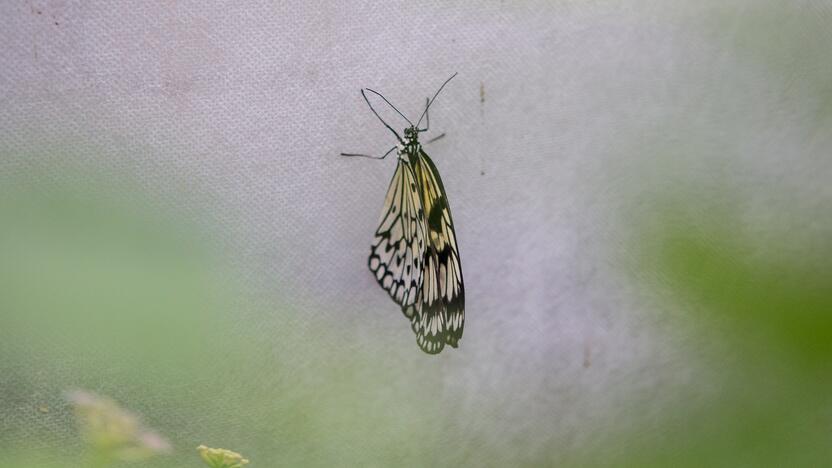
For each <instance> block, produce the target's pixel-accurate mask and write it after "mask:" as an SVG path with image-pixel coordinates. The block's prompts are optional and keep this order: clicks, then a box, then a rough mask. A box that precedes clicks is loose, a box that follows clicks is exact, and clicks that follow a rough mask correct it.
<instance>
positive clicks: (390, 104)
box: [364, 88, 413, 126]
mask: <svg viewBox="0 0 832 468" xmlns="http://www.w3.org/2000/svg"><path fill="white" fill-rule="evenodd" d="M364 89H366V90H367V91H369V92H371V93H373V94H375V95H376V96H378V97H380V98H382V99H384V102H386V103H387V105H388V106H390V107H392V108H393V110H394V111H396V113H397V114H399V115H400V116H402V118H403V119H405V120H407V123H409V124H410V125H411V126H413V122H411V121H410V119H408V118H407V117H405V116H404V114H402V113H401V112H399V110H398V109H396V106H394V105H393V104H392V103H391V102H390V101H388V100H387V98H386V97H384V96H382V94H381V93H380V92H378V91H375V90H373V89H370V88H364Z"/></svg>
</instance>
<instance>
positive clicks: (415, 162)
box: [341, 73, 465, 354]
mask: <svg viewBox="0 0 832 468" xmlns="http://www.w3.org/2000/svg"><path fill="white" fill-rule="evenodd" d="M454 76H456V73H454V74H453V75H452V76H451V77H450V78H448V79H447V80H446V81H445V82H444V83H443V84H442V86H440V87H439V90H437V91H436V94H434V95H433V98H431V99H429V100H427V101H426V104H425V110H424V112H422V115H421V116H420V117H419V120H418V121H417V122H416V124H415V125H414V124H413V123H412V122H411V121H410V120H409V119H408V118H407V117H405V116H404V114H402V113H401V112H399V110H398V109H396V107H395V106H393V104H391V103H390V101H388V100H387V99H386V98H385V97H384V96H382V95H381V94H380V93H378V92H376V91H373V90H372V89H369V88H366V89H362V90H361V95H362V96H363V97H364V100H365V101H366V102H367V105H368V106H369V107H370V110H371V111H372V112H373V114H375V116H376V117H378V119H379V120H380V121H381V123H382V124H384V126H385V127H387V129H388V130H390V131H391V132H392V133H393V135H394V136H395V137H396V140H397V141H398V144H397V145H395V146H393V147H392V148H390V149H389V150H388V151H387V152H386V153H384V155H382V156H369V155H366V154H356V153H341V155H342V156H362V157H369V158H374V159H384V158H385V157H387V155H389V154H390V153H391V152H393V151H394V150H396V155H397V159H398V163H397V165H396V171H395V172H394V173H393V179H392V180H391V181H390V187H389V188H388V189H387V196H386V197H385V199H384V208H383V209H382V211H381V217H380V219H379V223H378V229H376V232H375V236H374V238H373V242H372V246H371V248H370V257H369V259H368V265H369V267H370V271H371V272H372V274H373V275H374V276H375V279H376V281H377V282H378V284H379V285H380V286H381V287H382V288H383V289H384V290H385V291H387V293H388V294H389V295H390V297H391V298H392V299H393V301H395V302H396V304H398V305H399V307H400V308H401V310H402V312H403V313H404V316H405V317H407V318H408V319H409V320H410V327H411V328H412V330H413V332H414V333H415V334H416V343H417V344H418V345H419V347H420V348H421V349H422V351H424V352H426V353H429V354H437V353H439V352H440V351H442V349H443V348H444V347H445V345H446V344H447V345H450V346H451V347H454V348H456V347H457V346H458V344H459V340H460V338H462V329H463V326H464V325H465V288H464V285H463V282H462V266H461V264H460V259H459V249H458V248H457V240H456V232H455V231H454V222H453V218H452V217H451V207H450V206H449V205H448V197H447V194H446V193H445V187H444V186H443V185H442V179H441V177H439V171H438V170H437V169H436V165H434V163H433V161H431V159H430V157H428V155H427V153H425V151H424V149H423V148H422V145H421V144H420V143H419V134H420V133H423V132H426V131H427V130H428V128H429V127H430V117H429V116H428V109H429V108H430V106H431V104H433V101H434V100H435V99H436V97H437V96H438V95H439V93H440V92H441V91H442V89H443V88H444V87H445V85H446V84H448V82H449V81H451V80H452V79H453V78H454ZM367 92H369V93H372V94H375V95H377V96H379V97H380V98H381V99H383V100H384V102H386V103H387V104H388V105H389V106H390V107H392V108H393V110H395V111H396V112H397V113H398V114H399V115H400V116H402V117H403V118H404V119H405V120H406V121H407V123H408V124H410V125H409V126H408V127H406V128H405V129H404V132H403V134H404V137H401V136H399V134H398V133H397V132H396V131H395V130H394V129H393V128H392V127H391V126H390V125H388V124H387V122H385V121H384V119H382V118H381V116H379V114H378V112H376V110H375V109H374V108H373V105H372V104H370V100H369V99H367V94H366V93H367ZM422 119H425V128H419V125H420V124H421V123H422ZM443 136H444V134H442V135H439V136H438V137H436V138H434V139H433V140H430V141H434V140H437V139H439V138H441V137H443Z"/></svg>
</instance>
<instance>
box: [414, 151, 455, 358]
mask: <svg viewBox="0 0 832 468" xmlns="http://www.w3.org/2000/svg"><path fill="white" fill-rule="evenodd" d="M414 174H415V176H416V180H417V182H418V186H419V187H420V190H421V196H422V206H423V208H424V212H425V213H426V216H425V223H424V229H425V232H426V234H427V246H426V248H425V252H424V262H423V267H424V272H423V280H422V289H421V291H420V294H419V298H418V301H416V302H415V303H414V304H413V305H402V311H403V312H404V314H405V315H406V316H407V317H408V318H409V319H410V323H411V327H412V328H413V331H414V332H415V333H416V342H417V343H418V344H419V347H420V348H422V350H423V351H425V352H427V353H430V354H436V353H438V352H440V351H442V348H443V347H444V346H445V344H446V343H447V344H449V345H451V346H452V347H454V348H456V347H457V344H458V343H459V339H460V338H462V329H463V326H464V325H465V288H464V285H463V282H462V266H461V264H460V261H459V250H458V248H457V243H456V232H455V231H454V223H453V219H452V218H451V208H450V206H449V205H448V199H447V195H446V194H445V188H444V186H443V185H442V179H441V178H440V177H439V172H438V171H437V170H436V166H435V165H434V164H433V161H431V160H430V158H429V157H428V155H427V154H425V152H424V151H422V150H421V149H419V157H418V158H416V163H415V164H414Z"/></svg>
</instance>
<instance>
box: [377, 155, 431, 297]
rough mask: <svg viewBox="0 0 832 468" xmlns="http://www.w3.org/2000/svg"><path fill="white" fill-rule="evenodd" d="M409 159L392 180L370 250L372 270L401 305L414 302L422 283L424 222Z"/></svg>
mask: <svg viewBox="0 0 832 468" xmlns="http://www.w3.org/2000/svg"><path fill="white" fill-rule="evenodd" d="M416 184H417V182H416V178H415V175H414V173H413V169H412V168H411V165H410V163H409V162H408V161H406V160H404V159H400V160H399V163H398V165H397V166H396V172H395V173H394V174H393V180H391V181H390V188H389V189H388V190H387V197H386V198H385V200H384V209H383V210H382V212H381V218H380V219H379V226H378V229H377V230H376V234H375V238H374V239H373V245H372V248H371V251H370V258H369V266H370V271H372V272H373V274H374V275H375V277H376V281H378V284H379V285H381V287H382V288H384V289H385V290H386V291H387V292H388V294H390V297H391V298H393V300H394V301H396V303H397V304H399V305H400V306H402V307H406V306H409V305H412V304H414V303H415V302H416V300H417V299H418V297H419V291H420V289H421V286H422V275H423V271H424V270H423V265H422V262H423V261H424V256H425V247H426V240H425V222H424V210H423V208H422V201H421V197H420V196H419V188H418V186H417V185H416Z"/></svg>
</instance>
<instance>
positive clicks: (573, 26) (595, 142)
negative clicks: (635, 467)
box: [0, 1, 832, 462]
mask: <svg viewBox="0 0 832 468" xmlns="http://www.w3.org/2000/svg"><path fill="white" fill-rule="evenodd" d="M728 3H733V5H732V6H720V4H721V2H701V4H700V3H699V2H698V3H695V4H694V3H688V4H686V5H684V4H683V2H600V1H599V2H584V1H581V2H577V1H576V2H555V1H541V2H496V1H493V2H481V3H477V4H475V3H472V2H438V1H419V2H349V1H345V2H322V3H320V4H314V5H313V4H312V3H310V2H305V1H296V2H199V1H182V2H161V1H152V2H132V3H126V2H125V3H121V2H99V1H91V2H81V1H41V2H38V1H27V2H24V1H19V2H17V1H16V2H3V3H2V4H0V24H2V27H0V43H2V44H3V46H2V50H0V129H1V130H2V134H0V144H2V145H3V146H4V148H6V149H7V150H8V149H9V148H10V149H11V151H10V152H5V153H4V154H6V155H9V154H18V155H20V156H19V157H12V158H11V160H5V161H0V170H10V171H14V170H22V169H21V168H24V167H25V166H27V165H28V164H30V163H31V161H29V160H28V159H27V158H29V156H28V155H27V149H28V148H30V147H32V146H35V145H38V144H47V145H58V146H59V147H60V146H62V145H83V146H84V147H85V148H89V149H90V151H89V153H83V154H82V153H79V152H77V151H76V152H70V153H67V154H65V155H53V157H55V158H75V159H77V161H74V163H73V164H77V165H78V166H82V167H85V168H87V170H90V171H92V172H93V173H95V174H100V175H101V176H102V177H104V176H106V175H107V174H110V173H120V174H121V173H130V174H133V176H134V177H135V179H136V180H138V181H139V182H138V183H139V184H140V185H142V186H143V188H144V189H146V190H147V191H149V192H154V193H157V194H159V196H158V200H161V201H160V203H161V204H163V205H164V204H168V205H169V206H170V207H175V208H176V209H177V210H180V211H181V212H184V213H191V214H192V215H193V216H194V218H198V217H202V216H205V213H208V216H209V217H210V218H211V222H210V224H211V225H212V226H213V228H214V229H213V230H212V231H211V232H210V233H209V234H208V235H209V236H211V237H212V241H213V242H217V243H219V244H220V245H222V246H223V249H224V252H225V253H226V254H227V257H228V259H229V260H230V261H232V262H233V263H234V267H235V269H236V271H238V274H239V275H240V280H239V281H240V282H241V283H244V284H246V285H247V286H248V288H250V291H252V292H253V293H254V294H253V295H254V296H255V297H256V296H257V295H261V296H274V297H278V298H279V300H280V301H282V302H283V303H285V304H288V305H289V306H290V307H291V309H292V310H296V311H299V312H298V315H297V316H295V317H294V318H293V320H292V322H290V323H280V322H277V323H276V322H275V321H274V320H273V319H271V318H270V317H269V315H268V313H267V312H262V313H250V314H248V315H245V316H242V317H240V318H239V319H240V320H246V321H250V322H251V323H255V324H257V325H258V326H257V330H258V331H259V332H260V333H262V336H261V337H258V338H261V339H264V340H267V339H268V336H269V333H270V330H272V329H273V327H290V329H291V330H292V331H289V333H292V334H296V335H298V336H299V337H303V336H304V335H305V334H308V335H309V336H310V337H314V336H315V334H316V328H315V327H317V326H319V322H317V320H319V319H323V323H328V324H330V325H331V329H332V330H334V333H332V334H331V336H332V337H334V338H333V341H331V342H329V343H327V345H328V346H330V347H331V349H330V350H329V351H328V352H331V353H335V354H338V353H341V352H350V351H355V350H357V349H360V350H364V351H368V352H369V354H370V355H371V356H375V357H377V358H378V359H379V363H378V365H381V366H385V367H388V366H389V367H394V368H396V367H399V368H401V369H402V377H401V379H402V381H403V382H405V383H406V382H407V380H408V379H414V378H419V377H418V376H420V375H426V374H427V375H430V376H431V378H436V379H438V380H437V381H438V382H440V383H441V386H440V387H439V388H437V389H436V391H437V394H436V397H435V398H436V399H437V401H438V403H437V404H439V405H441V406H443V407H446V408H448V413H447V414H448V415H449V417H448V420H446V421H442V422H441V424H442V425H444V426H447V427H452V428H453V427H456V428H459V431H458V433H459V436H458V437H459V438H460V440H456V441H455V440H451V441H446V442H445V443H448V444H453V443H464V439H465V435H464V434H465V432H466V431H465V430H463V428H466V427H469V426H470V427H476V426H478V425H482V426H496V427H499V428H500V429H499V430H497V431H493V432H489V433H488V435H487V436H485V437H486V438H487V440H485V441H482V440H480V442H479V443H489V444H494V443H497V444H505V448H506V450H507V451H509V452H514V451H517V452H519V453H523V454H524V455H523V457H526V458H523V457H520V458H515V459H516V460H521V461H528V462H532V461H535V460H536V458H535V457H536V453H539V451H542V450H544V449H547V448H548V449H550V448H551V446H552V445H555V446H557V447H562V448H563V450H564V451H565V452H568V451H569V450H570V449H571V448H575V447H580V446H582V444H585V443H586V442H587V441H590V440H592V439H593V438H594V434H595V433H596V431H597V430H598V429H599V428H603V427H606V426H607V425H608V421H610V419H611V418H615V417H616V415H620V414H623V413H626V411H627V410H626V405H625V406H624V408H625V409H623V410H622V409H621V408H622V407H621V406H619V405H620V404H622V403H623V402H625V401H628V400H627V395H628V394H629V393H641V394H642V395H643V394H645V392H653V391H657V389H659V388H661V387H662V386H663V385H669V384H670V383H674V382H675V383H677V384H678V383H685V382H688V380H689V379H691V378H692V377H691V375H694V374H695V371H693V369H695V367H696V365H695V363H692V362H689V360H688V359H689V358H688V357H686V356H685V353H684V347H685V345H684V339H683V338H680V337H676V336H674V335H673V332H671V331H670V330H667V329H666V328H663V325H662V323H663V322H662V320H661V319H659V320H656V315H655V312H657V311H651V310H649V309H645V307H644V301H643V297H642V296H641V293H640V287H639V284H638V282H637V280H638V278H639V273H638V272H635V271H632V270H628V267H626V266H622V264H626V259H627V258H628V256H630V252H629V251H630V250H631V249H633V248H634V246H633V244H631V239H630V237H629V236H630V235H631V233H630V231H629V229H630V227H631V226H629V225H628V217H629V215H630V214H632V213H633V211H634V210H635V211H638V209H639V204H638V201H639V198H638V196H637V195H636V194H638V192H639V189H640V188H643V187H647V186H653V187H659V188H660V189H661V188H667V187H672V186H673V185H674V184H676V183H678V182H679V180H684V179H686V178H688V177H692V178H695V179H698V180H700V181H705V182H706V183H710V182H716V181H721V182H727V183H728V184H730V185H735V186H736V187H737V188H738V190H740V191H741V192H743V193H745V192H748V193H752V192H753V190H754V189H755V188H756V187H758V186H759V185H761V184H762V185H774V186H776V187H777V188H779V189H782V190H781V193H783V192H785V193H791V195H790V196H791V197H792V199H791V200H790V201H784V202H783V203H796V204H812V203H816V202H817V203H819V202H818V200H827V201H828V200H829V199H830V197H832V189H830V188H829V187H830V186H829V184H827V183H825V182H826V181H827V180H828V174H829V173H830V172H829V169H830V167H829V166H830V163H829V162H828V154H823V155H822V154H821V153H822V149H823V148H828V147H829V143H830V137H829V134H828V132H827V130H828V121H827V124H826V125H827V126H826V127H821V129H819V130H818V129H817V128H816V127H814V126H813V124H812V121H813V119H814V116H815V112H817V111H818V110H817V109H818V106H819V105H820V104H817V102H818V101H817V99H816V98H815V97H814V96H815V95H814V94H813V93H815V92H817V89H818V88H817V86H818V85H817V84H816V83H814V82H812V81H811V80H810V79H804V78H805V76H802V75H801V73H802V72H800V71H795V72H794V73H793V74H791V75H789V74H788V73H780V71H779V70H778V69H776V67H775V66H772V65H771V64H770V63H769V62H767V61H766V60H765V56H764V57H762V58H760V56H759V55H755V54H754V53H753V51H752V52H751V53H749V52H748V51H747V50H744V49H743V48H742V47H743V44H741V43H740V42H741V41H738V40H736V37H737V35H738V34H740V33H741V32H742V31H743V30H746V31H747V30H749V29H751V30H754V28H755V27H754V26H748V25H747V24H745V23H743V21H746V20H747V18H748V17H753V16H754V12H755V11H756V9H762V8H763V7H760V6H756V7H755V2H751V1H747V2H728ZM674 4H675V5H674ZM697 5H698V6H697ZM815 5H821V6H815V7H811V6H810V7H809V8H810V10H809V11H814V13H812V14H817V15H820V16H821V17H826V18H829V15H830V11H829V9H828V8H827V7H823V6H822V5H823V2H817V3H815ZM769 7H770V5H769ZM812 8H813V9H814V10H812ZM720 21H722V22H720ZM784 21H787V20H784ZM738 31H739V32H738ZM827 34H828V30H827ZM752 48H753V47H752ZM776 65H779V64H776ZM817 67H825V68H824V69H825V70H827V71H829V64H828V63H826V64H823V63H818V64H817ZM784 68H786V69H788V68H789V67H788V65H787V66H785V67H784ZM457 71H458V72H459V76H458V77H457V78H456V79H455V80H453V81H452V82H451V83H450V84H449V85H448V87H447V88H446V90H445V91H444V92H443V94H442V95H441V96H440V97H439V99H438V100H437V102H436V104H435V105H434V106H433V108H432V109H431V110H432V112H431V125H432V127H433V129H435V130H436V132H447V136H446V137H445V138H444V139H442V140H439V141H437V142H435V143H433V144H431V145H430V146H428V147H427V151H428V153H429V154H430V155H431V156H432V158H433V159H434V161H435V162H436V165H437V166H438V168H439V170H440V172H441V174H442V177H443V179H444V183H445V187H446V189H447V191H448V196H449V200H450V204H451V207H452V210H453V214H454V218H455V222H456V228H457V235H458V239H459V243H460V253H461V256H462V262H463V271H464V274H465V286H466V293H467V294H466V296H467V308H466V309H467V314H466V315H467V320H466V327H465V335H464V337H463V339H462V341H461V345H460V348H459V349H458V350H452V349H448V350H446V351H444V352H443V353H442V354H441V355H440V356H439V357H438V358H432V357H429V356H426V355H423V354H421V353H420V352H419V351H418V348H417V347H416V345H415V343H414V337H413V335H412V332H411V331H410V330H409V326H408V324H407V322H406V320H405V319H404V318H403V317H402V316H401V314H400V312H399V311H398V310H397V308H396V307H395V306H394V304H393V303H392V302H391V301H390V300H389V298H388V297H387V295H386V294H385V293H384V292H383V291H382V290H381V289H380V288H378V286H377V285H376V284H375V282H374V280H373V278H372V277H371V275H370V273H369V272H368V271H367V267H366V257H367V254H368V252H369V242H370V240H371V236H372V233H373V231H374V229H375V223H376V222H377V220H378V215H379V210H380V209H381V204H382V201H383V197H384V194H385V191H386V188H387V184H388V182H389V178H390V177H391V175H392V172H393V168H394V161H393V160H392V158H389V159H388V160H385V161H381V162H379V161H372V160H364V159H349V158H339V157H338V156H337V155H338V153H339V152H341V151H351V152H371V153H377V154H380V153H382V152H384V151H385V150H386V149H388V148H389V147H390V146H391V145H392V143H393V141H391V137H390V136H389V135H388V134H387V131H386V130H385V129H384V128H383V127H382V126H381V124H380V123H379V122H377V121H376V119H375V117H374V116H373V115H372V114H371V113H370V111H369V110H368V109H367V108H366V106H365V104H364V102H363V100H362V99H361V96H360V94H359V89H360V88H362V87H371V88H373V89H376V90H378V91H380V92H382V93H383V94H384V95H385V96H386V97H387V98H388V99H390V100H391V101H392V102H393V103H394V104H396V105H397V106H398V107H399V108H400V109H401V110H402V111H403V112H404V113H405V114H406V115H408V116H411V119H412V118H413V117H415V116H418V114H419V113H420V111H421V107H422V105H423V102H424V99H425V97H426V96H428V95H429V94H432V93H433V92H434V90H435V89H436V88H437V86H439V85H440V84H441V83H442V81H443V80H445V79H446V78H447V77H448V76H449V75H450V74H451V73H453V72H457ZM821 86H822V85H821ZM383 115H384V116H385V117H386V118H387V119H388V121H390V122H391V123H393V125H394V126H396V127H400V126H402V125H403V123H402V122H401V120H400V119H396V118H395V116H394V115H393V114H392V113H391V112H385V113H384V114H383ZM645 148H647V149H645ZM827 153H828V152H827ZM662 169H668V170H669V171H670V172H671V174H672V175H673V177H670V178H667V179H666V180H662V177H665V176H666V173H663V172H661V170H662ZM56 176H57V177H59V176H60V175H59V174H56ZM755 193H757V195H748V196H746V197H744V198H743V199H744V200H746V201H747V206H744V207H743V208H744V209H745V210H746V212H747V213H748V214H749V215H748V216H749V219H747V220H744V222H747V223H748V224H749V225H751V226H754V225H755V223H757V222H762V221H765V216H766V215H765V208H766V207H767V206H768V205H770V203H772V200H770V199H769V197H767V195H766V194H765V192H763V193H762V194H760V193H759V192H755ZM704 196H705V197H707V196H708V195H707V194H705V195H704ZM642 214H643V213H642ZM203 222H204V220H203ZM304 313H309V314H314V316H315V319H316V325H315V327H309V326H307V325H305V322H306V319H305V315H304ZM665 327H666V326H665ZM339 340H341V341H339ZM298 360H299V362H301V363H302V362H303V359H302V357H298ZM691 372H694V374H691ZM405 386H406V385H405ZM648 394H649V393H648ZM660 394H661V393H658V395H660ZM230 397H231V398H235V396H234V395H230ZM237 398H242V397H237ZM657 401H660V398H657ZM240 431H242V429H240ZM472 450H473V449H472Z"/></svg>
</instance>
